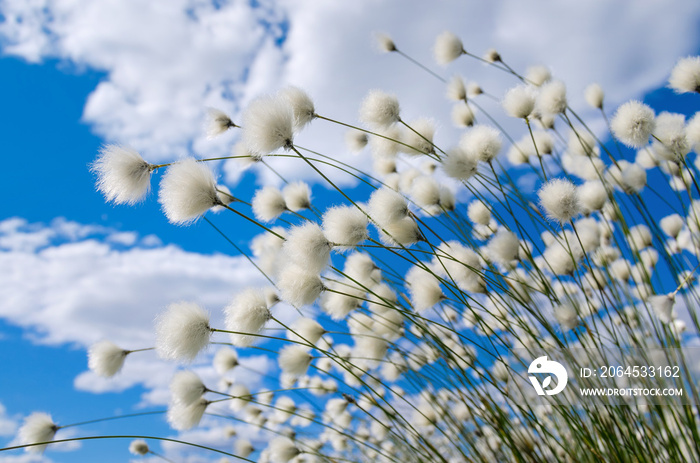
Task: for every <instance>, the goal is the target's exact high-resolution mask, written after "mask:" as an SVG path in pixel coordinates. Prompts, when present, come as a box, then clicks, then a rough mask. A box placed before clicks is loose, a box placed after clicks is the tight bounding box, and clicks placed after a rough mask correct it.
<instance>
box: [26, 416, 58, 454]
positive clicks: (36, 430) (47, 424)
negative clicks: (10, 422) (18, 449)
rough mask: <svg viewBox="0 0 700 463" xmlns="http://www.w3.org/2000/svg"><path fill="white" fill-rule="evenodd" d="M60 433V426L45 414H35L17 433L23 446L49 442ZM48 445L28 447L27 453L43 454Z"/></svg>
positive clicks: (28, 418) (27, 419) (27, 418)
mask: <svg viewBox="0 0 700 463" xmlns="http://www.w3.org/2000/svg"><path fill="white" fill-rule="evenodd" d="M56 431H58V426H57V425H56V423H54V422H53V420H52V419H51V415H49V414H48V413H43V412H34V413H32V414H31V415H29V416H28V417H26V418H25V419H24V423H22V426H21V427H20V428H19V430H18V431H17V437H18V440H19V442H20V443H21V444H35V443H37V442H48V441H51V440H53V437H54V436H55V435H56ZM45 449H46V445H34V446H32V447H26V450H27V452H32V453H42V452H43V451H44V450H45Z"/></svg>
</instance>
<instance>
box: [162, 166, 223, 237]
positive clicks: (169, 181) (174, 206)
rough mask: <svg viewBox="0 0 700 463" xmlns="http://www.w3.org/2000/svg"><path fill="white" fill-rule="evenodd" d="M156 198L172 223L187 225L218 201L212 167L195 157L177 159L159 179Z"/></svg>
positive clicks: (218, 203)
mask: <svg viewBox="0 0 700 463" xmlns="http://www.w3.org/2000/svg"><path fill="white" fill-rule="evenodd" d="M158 202H159V203H160V204H161V206H162V208H163V212H165V216H166V217H167V218H168V220H169V221H170V222H171V223H174V224H176V225H187V224H190V223H192V222H194V221H195V220H197V219H198V218H199V217H200V216H201V215H202V214H204V213H205V212H206V211H208V210H209V209H210V208H212V207H214V206H218V205H220V204H221V201H220V200H219V196H218V192H217V191H216V180H215V179H214V175H213V174H212V172H211V170H209V168H208V167H207V166H206V165H205V164H204V163H202V162H197V161H196V160H195V159H194V158H189V159H185V160H184V161H180V162H177V163H175V164H173V165H171V166H170V167H168V170H167V171H166V172H165V175H163V178H162V180H161V181H160V191H159V192H158Z"/></svg>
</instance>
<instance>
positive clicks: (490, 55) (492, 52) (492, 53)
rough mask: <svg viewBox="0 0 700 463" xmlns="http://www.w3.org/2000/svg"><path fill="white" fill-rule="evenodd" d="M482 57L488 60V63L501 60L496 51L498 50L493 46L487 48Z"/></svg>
mask: <svg viewBox="0 0 700 463" xmlns="http://www.w3.org/2000/svg"><path fill="white" fill-rule="evenodd" d="M484 59H485V60H486V61H488V62H489V63H497V62H499V61H501V55H500V54H499V53H498V51H497V50H496V49H495V48H489V49H488V50H486V52H485V53H484Z"/></svg>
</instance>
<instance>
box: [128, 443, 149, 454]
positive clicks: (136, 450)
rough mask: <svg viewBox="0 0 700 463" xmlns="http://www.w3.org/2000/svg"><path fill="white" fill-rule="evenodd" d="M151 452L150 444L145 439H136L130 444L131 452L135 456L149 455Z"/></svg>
mask: <svg viewBox="0 0 700 463" xmlns="http://www.w3.org/2000/svg"><path fill="white" fill-rule="evenodd" d="M150 451H151V450H150V449H149V448H148V444H147V443H146V441H145V440H143V439H134V440H132V441H131V443H130V444H129V452H130V453H131V454H132V455H135V456H144V455H148V453H149V452H150Z"/></svg>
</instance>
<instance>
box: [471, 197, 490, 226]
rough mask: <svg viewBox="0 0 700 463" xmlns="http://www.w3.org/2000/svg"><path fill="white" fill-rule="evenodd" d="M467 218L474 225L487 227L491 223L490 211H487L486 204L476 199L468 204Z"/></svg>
mask: <svg viewBox="0 0 700 463" xmlns="http://www.w3.org/2000/svg"><path fill="white" fill-rule="evenodd" d="M467 217H469V220H471V221H472V222H474V223H478V224H480V225H488V224H489V223H491V209H489V208H488V206H486V204H484V203H483V202H481V201H480V200H478V199H476V200H474V201H472V202H471V203H470V204H469V208H468V209H467Z"/></svg>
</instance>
